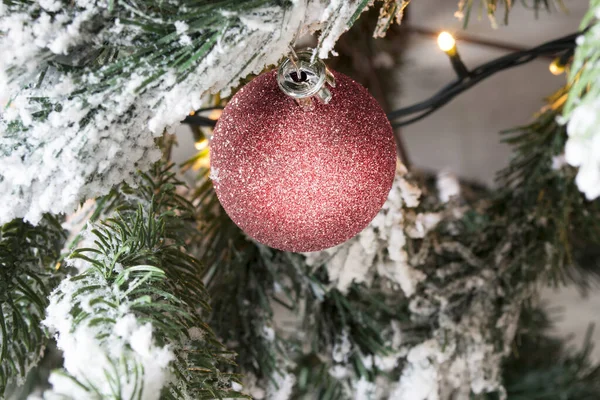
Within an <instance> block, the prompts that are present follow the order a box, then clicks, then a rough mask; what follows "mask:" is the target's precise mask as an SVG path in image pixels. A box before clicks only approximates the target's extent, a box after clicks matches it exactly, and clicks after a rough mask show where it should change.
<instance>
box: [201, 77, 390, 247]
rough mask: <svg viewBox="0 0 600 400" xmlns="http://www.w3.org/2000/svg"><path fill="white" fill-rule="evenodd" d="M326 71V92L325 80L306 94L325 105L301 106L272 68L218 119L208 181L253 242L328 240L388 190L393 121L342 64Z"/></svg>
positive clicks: (364, 220) (354, 226)
mask: <svg viewBox="0 0 600 400" xmlns="http://www.w3.org/2000/svg"><path fill="white" fill-rule="evenodd" d="M323 66H324V65H323ZM302 72H304V71H302ZM309 72H310V71H309ZM327 72H328V71H327ZM280 73H281V71H280ZM302 75H303V76H302V77H303V78H306V76H305V75H304V74H302ZM309 75H310V74H309ZM333 77H335V87H333V88H330V91H331V95H330V96H329V90H328V89H327V88H326V87H323V90H321V92H320V93H316V92H314V93H310V95H315V93H316V94H317V95H318V96H320V97H322V98H324V99H325V101H328V100H330V101H329V103H328V104H324V103H323V102H317V101H314V102H313V103H314V104H313V105H312V106H310V104H309V103H307V102H306V100H308V101H309V102H310V101H312V99H310V98H308V99H307V98H305V99H304V100H302V101H301V102H303V104H304V105H305V107H302V106H300V105H299V104H298V103H297V102H296V101H295V100H294V99H293V98H292V97H290V96H288V95H286V94H285V93H284V92H283V91H282V89H281V88H280V87H279V85H278V79H277V72H275V71H273V72H267V73H264V74H262V75H260V76H258V77H257V78H255V79H254V80H253V81H252V82H250V83H249V84H248V85H246V86H245V87H244V88H242V89H241V90H240V91H239V92H238V93H237V94H236V95H235V96H234V97H233V98H232V99H231V101H230V102H229V104H228V105H227V107H225V110H223V113H222V114H221V117H220V118H219V122H218V123H217V126H216V128H215V131H214V136H213V141H212V145H211V169H212V171H211V177H212V179H213V183H214V187H215V190H216V193H217V196H218V198H219V201H220V202H221V205H222V206H223V208H224V209H225V211H226V212H227V214H228V215H229V217H230V218H231V219H232V220H233V222H235V223H236V224H237V225H238V226H239V227H240V228H241V229H242V230H243V231H244V232H246V233H247V234H248V235H249V236H251V237H252V238H254V239H255V240H256V241H258V242H261V243H264V244H266V245H268V246H271V247H274V248H277V249H281V250H285V251H293V252H308V251H317V250H322V249H325V248H328V247H332V246H335V245H337V244H340V243H343V242H344V241H346V240H348V239H350V238H351V237H353V236H355V235H356V234H357V233H359V232H360V231H361V230H363V229H364V228H365V227H366V226H367V225H368V224H369V222H370V221H371V220H372V219H373V218H374V217H375V215H377V213H378V211H379V210H380V208H381V206H382V205H383V203H384V202H385V200H386V198H387V196H388V194H389V191H390V189H391V187H392V182H393V180H394V174H395V168H396V150H395V149H396V148H395V144H394V136H393V132H392V128H391V126H390V123H389V121H388V119H387V117H386V115H385V113H384V112H383V110H382V109H381V107H380V106H379V104H377V101H376V100H375V99H374V98H373V97H372V96H371V95H370V94H369V93H368V92H367V90H366V89H365V88H363V87H362V86H361V85H359V84H358V83H356V82H354V81H353V80H351V79H350V78H348V77H347V76H345V75H343V74H340V73H334V74H333V76H331V73H329V72H328V76H327V82H331V83H333V82H332V81H331V78H333ZM293 78H294V80H297V78H296V76H295V75H294V76H293ZM313 78H315V76H309V77H308V79H309V80H310V79H313ZM317 78H318V77H317ZM280 79H281V76H280ZM287 79H288V80H289V76H288V77H287ZM290 83H292V84H294V82H292V81H290ZM298 84H299V85H300V86H301V85H302V82H299V83H298ZM299 97H300V96H299ZM307 104H308V105H309V107H306V106H307Z"/></svg>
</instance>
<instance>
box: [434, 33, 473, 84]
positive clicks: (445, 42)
mask: <svg viewBox="0 0 600 400" xmlns="http://www.w3.org/2000/svg"><path fill="white" fill-rule="evenodd" d="M437 43H438V46H439V48H440V49H441V50H442V51H443V52H444V53H446V54H448V57H450V62H451V63H452V68H453V69H454V72H456V75H458V77H459V78H460V79H465V78H467V77H468V76H469V74H470V73H469V70H468V69H467V67H466V66H465V64H464V63H463V62H462V60H461V59H460V55H459V54H458V49H457V48H456V39H454V36H452V35H451V34H450V33H449V32H446V31H443V32H441V33H440V34H439V35H438V39H437Z"/></svg>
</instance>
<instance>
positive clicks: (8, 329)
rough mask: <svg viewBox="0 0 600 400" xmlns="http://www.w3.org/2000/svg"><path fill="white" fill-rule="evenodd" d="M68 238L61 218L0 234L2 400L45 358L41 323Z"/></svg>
mask: <svg viewBox="0 0 600 400" xmlns="http://www.w3.org/2000/svg"><path fill="white" fill-rule="evenodd" d="M64 240H65V235H64V232H63V229H62V228H61V227H60V224H59V223H58V221H57V220H55V219H54V218H52V217H50V216H46V217H44V219H43V221H42V223H41V224H40V225H38V226H37V227H34V226H31V225H30V224H28V223H26V222H23V221H22V220H14V221H12V222H10V223H8V224H5V225H4V226H2V228H1V230H0V267H1V274H2V275H1V279H0V337H1V340H2V343H1V351H0V397H1V396H2V395H3V394H4V391H5V389H6V385H7V384H8V383H10V382H13V381H15V380H16V381H17V383H20V382H22V381H23V379H24V378H25V376H26V374H27V372H28V371H29V369H31V368H32V367H33V366H35V364H36V363H37V362H38V361H39V359H40V358H41V356H42V353H43V350H44V345H45V343H46V336H45V334H44V332H43V331H42V328H41V324H40V321H41V320H42V319H43V317H44V310H45V307H46V306H47V304H48V300H47V296H48V295H49V293H50V290H51V289H52V288H53V287H54V286H55V285H56V283H57V282H56V281H57V276H58V274H56V273H55V271H53V270H52V268H54V266H55V265H58V264H57V261H58V259H59V257H60V250H61V248H62V243H63V242H64Z"/></svg>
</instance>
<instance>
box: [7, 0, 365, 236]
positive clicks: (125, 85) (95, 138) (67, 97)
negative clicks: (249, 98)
mask: <svg viewBox="0 0 600 400" xmlns="http://www.w3.org/2000/svg"><path fill="white" fill-rule="evenodd" d="M368 3H369V2H368V1H365V0H334V1H329V0H306V1H305V0H296V1H279V0H240V1H236V2H231V1H225V0H218V1H209V0H194V1H186V2H182V1H177V0H169V1H162V0H152V1H143V2H135V1H128V0H117V1H112V0H77V1H70V0H45V1H39V2H38V1H35V2H31V1H24V0H17V1H11V2H2V3H1V4H0V54H2V57H0V93H1V94H2V96H3V97H6V98H3V99H0V103H1V108H0V109H1V110H2V111H0V113H1V114H2V115H1V117H0V202H2V204H4V205H5V206H4V207H2V208H1V209H0V224H3V223H6V222H8V221H10V220H11V219H13V218H15V217H24V218H25V220H27V221H30V222H32V223H34V224H35V223H37V222H39V220H40V218H41V216H42V213H44V212H51V213H62V212H67V213H68V212H71V211H73V210H74V209H75V207H76V206H77V204H79V202H80V201H81V200H82V199H84V198H91V197H95V196H99V195H104V194H106V193H107V192H108V191H109V190H110V188H112V187H113V186H114V185H116V184H119V183H121V182H122V181H124V180H125V181H127V182H132V179H133V176H134V174H135V171H136V170H138V169H141V170H147V169H148V168H149V167H150V166H151V165H152V164H153V163H154V162H155V161H156V160H157V159H158V158H159V156H160V153H159V151H158V150H157V149H156V147H155V144H154V140H155V138H156V137H157V136H160V135H161V134H162V133H163V130H164V129H165V128H167V127H169V126H170V125H173V124H176V123H178V122H179V121H180V120H182V119H183V118H184V117H185V116H186V115H187V114H188V113H189V112H190V111H191V110H193V109H197V108H199V107H200V106H201V104H202V98H203V96H204V95H206V94H207V93H209V92H210V93H216V92H219V91H222V93H224V94H227V92H228V90H229V89H230V88H231V87H234V86H235V85H237V84H238V82H239V79H240V78H242V77H244V76H246V75H248V74H250V73H257V72H259V71H261V70H262V69H263V68H264V67H265V66H267V65H272V64H275V63H276V62H277V61H278V60H279V59H280V58H281V57H282V56H283V55H284V54H286V53H287V52H288V51H289V50H288V45H289V44H290V43H292V42H293V40H294V38H295V37H296V35H297V34H302V33H306V32H308V31H311V32H313V31H316V30H321V31H322V33H321V36H320V40H319V47H318V50H317V51H318V54H319V56H321V57H326V56H327V55H328V53H329V51H330V50H331V49H332V48H333V44H334V43H335V40H336V39H337V38H338V37H339V35H340V34H341V33H342V32H344V31H345V30H346V29H347V27H348V25H349V24H350V23H351V22H353V21H354V19H356V18H357V17H358V15H359V14H360V12H361V11H362V10H363V9H364V8H365V7H366V6H367V4H368Z"/></svg>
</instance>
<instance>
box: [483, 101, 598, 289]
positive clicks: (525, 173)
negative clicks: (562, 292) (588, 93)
mask: <svg viewBox="0 0 600 400" xmlns="http://www.w3.org/2000/svg"><path fill="white" fill-rule="evenodd" d="M565 93H566V89H561V90H560V91H558V92H557V93H556V94H555V95H554V96H552V97H551V98H550V101H551V106H549V107H547V108H546V109H545V110H542V112H541V113H540V114H539V116H538V118H537V120H536V121H535V122H533V123H532V124H530V125H528V126H524V127H520V128H516V129H514V130H511V131H507V132H505V133H504V135H505V138H504V141H505V142H506V143H508V144H509V145H511V146H512V147H513V149H514V156H513V158H512V160H511V163H510V165H509V166H508V167H507V168H506V169H504V170H502V171H501V172H500V173H499V176H498V178H499V183H500V184H501V185H502V186H503V187H504V188H505V190H504V191H503V192H502V193H501V194H500V195H499V196H498V200H497V202H496V206H495V207H496V209H495V210H492V212H493V213H495V215H498V216H500V218H499V221H501V223H502V226H503V228H501V229H503V230H505V231H506V230H508V231H509V232H512V235H515V236H516V237H520V238H521V239H520V240H518V239H516V238H514V237H513V238H508V237H506V235H505V234H502V233H500V232H498V234H499V235H501V236H502V237H504V239H502V238H500V240H501V242H504V243H507V242H508V240H510V241H511V242H516V243H520V246H519V247H514V246H513V251H512V257H513V259H512V260H511V262H510V264H509V266H508V267H507V272H508V273H510V274H513V273H514V275H512V276H513V279H514V280H516V281H520V282H522V281H523V280H524V279H525V280H531V281H535V280H537V279H538V278H539V277H540V276H543V277H544V278H545V279H548V280H549V281H550V282H552V283H553V284H555V285H556V284H562V283H565V282H575V283H577V284H578V285H579V286H580V287H582V288H587V287H589V286H590V285H591V284H592V283H593V281H590V279H589V278H590V276H595V277H596V278H600V257H598V254H597V253H596V252H595V251H594V250H593V249H595V248H597V247H598V245H600V203H599V202H598V201H592V202H588V201H586V200H585V198H584V197H583V196H582V195H581V193H580V192H579V190H578V188H577V186H576V183H575V176H576V174H577V170H576V169H575V168H573V167H571V166H569V165H568V164H566V161H565V159H564V155H563V151H564V148H565V144H566V143H567V141H568V140H570V139H569V137H568V135H567V131H566V127H565V126H564V125H561V124H559V123H558V122H557V118H558V116H559V115H560V114H561V113H562V105H563V103H564V99H565ZM528 260H537V262H536V263H531V262H529V261H528ZM507 276H508V275H507Z"/></svg>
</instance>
